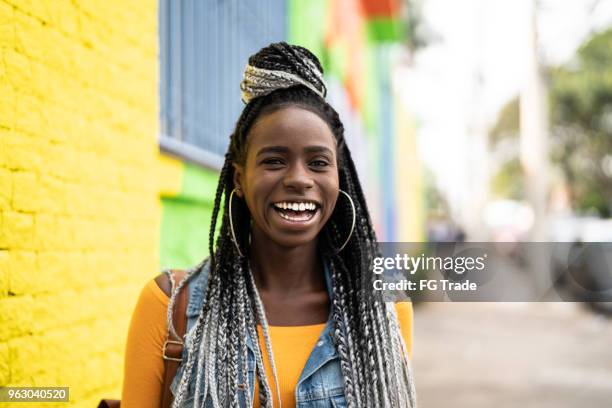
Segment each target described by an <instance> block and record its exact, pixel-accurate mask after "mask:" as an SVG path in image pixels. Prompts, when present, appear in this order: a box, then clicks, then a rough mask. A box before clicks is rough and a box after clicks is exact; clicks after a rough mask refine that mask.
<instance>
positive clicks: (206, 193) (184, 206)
mask: <svg viewBox="0 0 612 408" xmlns="http://www.w3.org/2000/svg"><path fill="white" fill-rule="evenodd" d="M218 177H219V175H218V173H217V172H214V171H211V170H206V169H203V168H201V167H199V166H196V165H193V164H189V163H187V164H185V165H184V167H183V174H182V183H181V192H180V193H179V195H177V196H174V197H162V222H161V241H160V264H161V267H162V268H168V267H172V268H186V267H189V266H192V265H194V264H196V263H198V262H199V261H201V260H202V259H204V258H205V257H206V256H208V230H209V227H210V217H211V213H212V209H213V205H214V203H213V199H214V196H215V190H216V188H217V180H218Z"/></svg>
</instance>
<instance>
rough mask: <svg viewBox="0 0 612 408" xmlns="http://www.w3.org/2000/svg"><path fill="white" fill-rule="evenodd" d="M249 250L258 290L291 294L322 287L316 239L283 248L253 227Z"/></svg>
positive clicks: (323, 284) (323, 281) (323, 283)
mask: <svg viewBox="0 0 612 408" xmlns="http://www.w3.org/2000/svg"><path fill="white" fill-rule="evenodd" d="M250 253H251V255H250V262H251V268H252V270H253V277H254V278H255V282H256V284H257V287H258V288H259V290H260V291H264V292H268V293H275V294H283V296H294V295H297V294H302V293H305V292H317V291H321V290H325V278H324V276H323V273H322V271H323V265H322V263H321V260H320V257H319V255H318V252H317V242H316V240H315V241H312V242H309V243H307V244H305V245H302V246H299V247H293V248H287V247H283V246H281V245H278V244H277V243H275V242H272V241H270V240H269V239H267V236H265V234H264V233H262V232H261V231H258V230H257V229H256V228H254V229H253V236H252V239H251V252H250Z"/></svg>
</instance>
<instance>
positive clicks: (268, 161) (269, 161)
mask: <svg viewBox="0 0 612 408" xmlns="http://www.w3.org/2000/svg"><path fill="white" fill-rule="evenodd" d="M262 163H263V164H269V165H272V166H274V165H279V164H283V161H282V160H281V159H274V158H271V159H265V160H264V161H262Z"/></svg>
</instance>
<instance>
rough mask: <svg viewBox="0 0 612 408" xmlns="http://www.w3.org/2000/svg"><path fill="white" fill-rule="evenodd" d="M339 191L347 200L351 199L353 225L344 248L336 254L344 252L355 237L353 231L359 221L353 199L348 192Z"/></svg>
mask: <svg viewBox="0 0 612 408" xmlns="http://www.w3.org/2000/svg"><path fill="white" fill-rule="evenodd" d="M338 191H339V192H341V193H342V194H344V195H345V196H346V198H348V199H349V202H350V203H351V209H352V210H353V222H352V223H351V232H349V235H348V238H346V241H344V244H342V246H341V247H340V249H339V250H338V251H337V252H336V254H339V253H340V251H342V250H343V249H344V247H345V246H346V244H348V242H349V241H350V240H351V237H352V236H353V231H355V222H356V221H357V211H356V210H355V203H354V202H353V199H352V198H351V196H350V195H349V194H348V193H347V192H346V191H344V190H338Z"/></svg>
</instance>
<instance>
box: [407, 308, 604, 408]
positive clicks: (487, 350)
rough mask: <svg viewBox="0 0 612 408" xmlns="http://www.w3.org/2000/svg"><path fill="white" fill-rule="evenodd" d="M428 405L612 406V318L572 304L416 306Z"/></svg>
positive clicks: (420, 384) (422, 403) (422, 391)
mask: <svg viewBox="0 0 612 408" xmlns="http://www.w3.org/2000/svg"><path fill="white" fill-rule="evenodd" d="M414 370H415V378H416V386H417V394H418V399H419V407H421V408H438V407H440V408H442V407H450V406H452V407H456V408H463V407H466V408H467V407H469V408H480V407H482V408H485V407H486V408H491V407H494V408H510V407H513V408H514V407H521V408H525V407H538V408H548V407H550V408H565V407H568V408H570V407H576V408H599V407H601V408H609V407H612V319H609V318H608V319H605V318H603V317H601V316H599V315H596V314H594V313H591V312H590V311H588V310H586V309H585V307H583V306H582V305H580V304H572V303H528V304H527V303H525V304H523V303H506V304H504V303H426V304H422V305H419V306H418V307H416V308H415V346H414Z"/></svg>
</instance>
